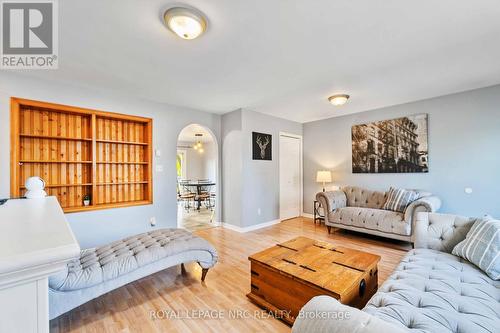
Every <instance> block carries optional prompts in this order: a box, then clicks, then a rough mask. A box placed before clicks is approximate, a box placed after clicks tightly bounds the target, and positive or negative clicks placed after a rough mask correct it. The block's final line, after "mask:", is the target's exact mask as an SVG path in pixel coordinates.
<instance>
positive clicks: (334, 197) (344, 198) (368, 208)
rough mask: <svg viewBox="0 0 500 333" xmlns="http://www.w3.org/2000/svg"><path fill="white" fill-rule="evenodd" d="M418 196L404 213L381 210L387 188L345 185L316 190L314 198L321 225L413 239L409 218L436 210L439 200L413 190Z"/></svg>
mask: <svg viewBox="0 0 500 333" xmlns="http://www.w3.org/2000/svg"><path fill="white" fill-rule="evenodd" d="M415 191H416V192H417V193H418V197H419V198H418V199H417V200H415V201H414V202H412V203H411V204H410V205H409V206H408V207H407V208H406V210H405V212H404V213H399V212H393V211H389V210H384V209H383V207H384V203H385V201H386V199H387V192H379V191H372V190H367V189H364V188H360V187H355V186H346V187H343V188H342V189H341V190H338V191H327V192H319V193H318V194H316V200H318V202H319V203H320V204H321V206H322V207H323V209H324V211H325V225H326V226H327V228H328V232H330V230H331V228H332V227H336V228H341V229H347V230H353V231H358V232H363V233H368V234H372V235H376V236H383V237H387V238H393V239H399V240H403V241H408V242H412V243H413V242H414V233H413V232H412V230H413V221H414V220H415V217H416V216H417V214H418V213H420V212H436V211H437V210H438V209H439V208H440V207H441V200H440V199H439V198H438V197H436V196H433V195H431V193H429V192H424V191H419V190H415Z"/></svg>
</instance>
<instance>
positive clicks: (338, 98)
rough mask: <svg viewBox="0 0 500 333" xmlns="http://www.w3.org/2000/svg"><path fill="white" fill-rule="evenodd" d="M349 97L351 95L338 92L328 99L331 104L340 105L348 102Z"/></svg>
mask: <svg viewBox="0 0 500 333" xmlns="http://www.w3.org/2000/svg"><path fill="white" fill-rule="evenodd" d="M348 99H349V95H346V94H337V95H333V96H330V97H328V100H329V101H330V104H332V105H335V106H339V105H344V104H345V103H347V100H348Z"/></svg>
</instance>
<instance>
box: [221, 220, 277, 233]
mask: <svg viewBox="0 0 500 333" xmlns="http://www.w3.org/2000/svg"><path fill="white" fill-rule="evenodd" d="M280 222H281V220H273V221H269V222H264V223H259V224H256V225H250V226H248V227H238V226H236V225H232V224H229V223H224V222H221V226H222V227H223V228H226V229H229V230H233V231H236V232H240V233H245V232H249V231H254V230H258V229H262V228H267V227H270V226H272V225H275V224H278V223H280Z"/></svg>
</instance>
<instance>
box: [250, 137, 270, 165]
mask: <svg viewBox="0 0 500 333" xmlns="http://www.w3.org/2000/svg"><path fill="white" fill-rule="evenodd" d="M272 148H273V136H272V135H271V134H264V133H258V132H252V156H253V159H254V160H263V161H272V159H273V152H272Z"/></svg>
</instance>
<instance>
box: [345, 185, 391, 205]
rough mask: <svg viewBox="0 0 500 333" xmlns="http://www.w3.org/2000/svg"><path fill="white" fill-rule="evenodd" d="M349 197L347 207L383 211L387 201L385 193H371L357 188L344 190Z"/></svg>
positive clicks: (348, 187) (347, 187)
mask: <svg viewBox="0 0 500 333" xmlns="http://www.w3.org/2000/svg"><path fill="white" fill-rule="evenodd" d="M342 191H344V193H345V195H346V197H347V206H349V207H365V208H376V209H381V208H382V207H383V206H384V203H385V200H386V193H385V192H378V191H371V190H367V189H364V188H361V187H356V186H346V187H343V188H342Z"/></svg>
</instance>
